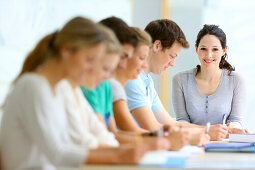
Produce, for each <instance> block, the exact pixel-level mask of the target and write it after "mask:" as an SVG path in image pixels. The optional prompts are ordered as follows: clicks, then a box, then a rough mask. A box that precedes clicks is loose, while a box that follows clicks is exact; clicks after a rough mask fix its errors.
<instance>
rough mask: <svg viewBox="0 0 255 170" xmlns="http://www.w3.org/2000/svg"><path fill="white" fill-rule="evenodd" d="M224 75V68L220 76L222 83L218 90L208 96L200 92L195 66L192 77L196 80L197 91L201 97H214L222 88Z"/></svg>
mask: <svg viewBox="0 0 255 170" xmlns="http://www.w3.org/2000/svg"><path fill="white" fill-rule="evenodd" d="M223 76H224V69H222V72H221V78H220V83H219V85H218V87H217V89H216V91H215V92H214V93H213V94H211V95H208V96H207V95H204V94H202V93H200V91H199V90H198V87H197V81H196V68H194V69H193V76H192V77H193V82H194V84H195V89H196V92H197V93H198V94H199V95H200V96H201V97H206V98H209V97H213V96H215V95H217V93H218V91H219V89H221V86H222V82H223Z"/></svg>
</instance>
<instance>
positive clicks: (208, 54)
mask: <svg viewBox="0 0 255 170" xmlns="http://www.w3.org/2000/svg"><path fill="white" fill-rule="evenodd" d="M206 55H207V57H208V58H211V57H212V51H210V50H208V51H207V54H206Z"/></svg>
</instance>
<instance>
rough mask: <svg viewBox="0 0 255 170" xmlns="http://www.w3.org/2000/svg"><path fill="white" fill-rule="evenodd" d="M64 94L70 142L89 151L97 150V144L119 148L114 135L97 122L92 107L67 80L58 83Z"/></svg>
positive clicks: (79, 90) (78, 89)
mask: <svg viewBox="0 0 255 170" xmlns="http://www.w3.org/2000/svg"><path fill="white" fill-rule="evenodd" d="M59 86H60V88H61V91H62V92H63V94H64V99H65V100H64V102H65V109H66V113H67V117H68V122H69V124H70V129H69V131H70V135H71V138H72V140H73V141H74V142H75V143H76V144H78V145H83V146H86V147H88V148H90V149H93V148H97V147H98V144H107V145H110V146H113V147H114V146H115V147H116V146H119V143H118V141H117V140H116V139H115V137H114V135H113V134H112V133H111V132H109V131H108V130H107V129H106V127H105V126H104V125H103V124H102V123H101V121H99V119H98V118H97V116H96V114H95V112H94V111H93V109H92V107H91V106H90V105H89V103H88V101H87V100H86V99H85V97H84V96H83V94H82V91H81V89H80V88H79V87H77V88H76V89H75V90H73V88H72V87H71V85H70V83H69V82H68V81H67V80H62V81H61V82H60V83H59Z"/></svg>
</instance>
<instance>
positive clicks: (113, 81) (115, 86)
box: [109, 78, 123, 90]
mask: <svg viewBox="0 0 255 170" xmlns="http://www.w3.org/2000/svg"><path fill="white" fill-rule="evenodd" d="M109 82H110V85H111V88H112V90H118V89H123V87H122V85H121V84H120V82H119V81H117V80H116V79H115V78H111V79H110V80H109Z"/></svg>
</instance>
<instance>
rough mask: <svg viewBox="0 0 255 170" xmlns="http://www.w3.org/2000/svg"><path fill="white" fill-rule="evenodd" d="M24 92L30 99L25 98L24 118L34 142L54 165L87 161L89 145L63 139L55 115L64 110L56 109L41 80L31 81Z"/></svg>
mask: <svg viewBox="0 0 255 170" xmlns="http://www.w3.org/2000/svg"><path fill="white" fill-rule="evenodd" d="M23 94H24V96H22V97H24V98H25V99H26V100H21V106H23V110H24V112H22V113H23V114H22V115H21V116H20V119H21V122H22V124H23V125H24V128H25V130H26V132H27V133H28V137H29V138H31V140H32V141H33V143H36V144H37V146H38V147H39V149H40V150H41V151H43V152H44V154H45V155H46V156H47V158H48V159H49V160H50V161H51V162H52V163H54V165H57V166H76V167H77V166H79V165H81V164H83V163H84V161H85V158H86V155H87V152H86V151H87V150H86V148H84V147H79V146H78V145H74V144H72V143H68V142H65V141H63V140H62V137H61V135H63V134H60V133H59V129H56V121H55V117H54V116H52V114H62V113H52V110H54V109H52V107H54V106H52V105H51V104H50V103H49V101H48V96H47V95H46V93H45V91H44V90H42V88H41V84H40V82H37V83H33V82H32V83H30V86H29V87H27V88H26V89H24V93H23ZM47 94H48V93H47ZM55 107H56V106H55ZM63 114H64V113H63Z"/></svg>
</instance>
